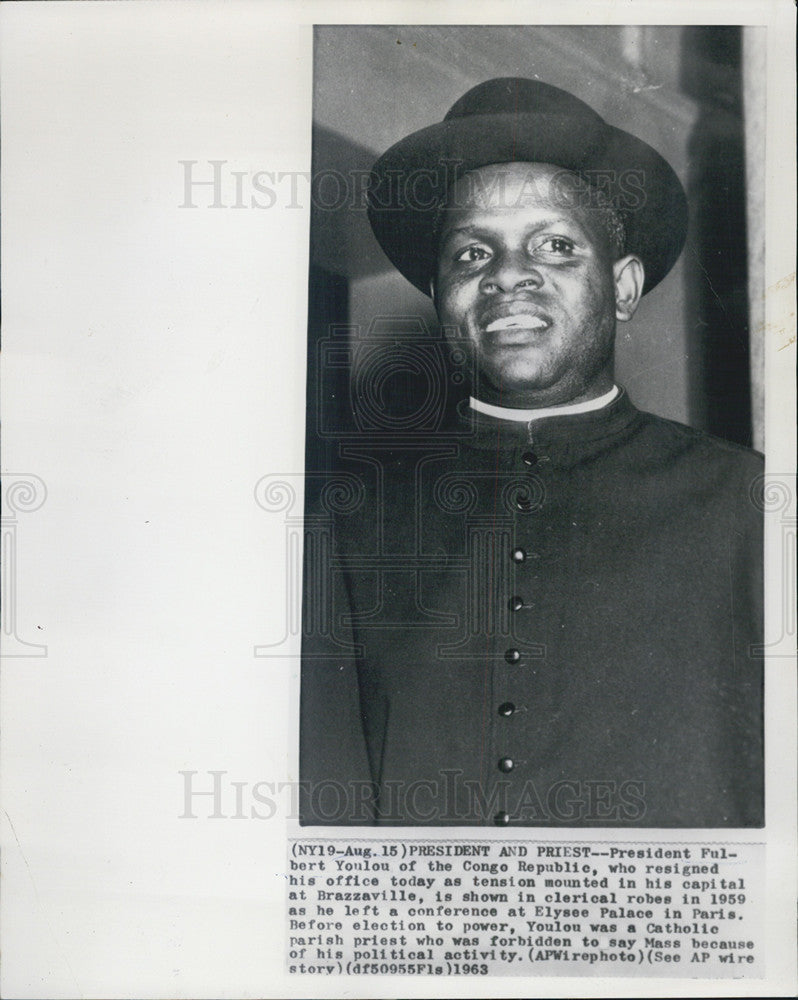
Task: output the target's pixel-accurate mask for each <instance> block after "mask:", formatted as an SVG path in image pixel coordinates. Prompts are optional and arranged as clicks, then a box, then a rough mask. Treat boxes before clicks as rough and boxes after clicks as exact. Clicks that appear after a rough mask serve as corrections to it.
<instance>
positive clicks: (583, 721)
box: [300, 79, 763, 827]
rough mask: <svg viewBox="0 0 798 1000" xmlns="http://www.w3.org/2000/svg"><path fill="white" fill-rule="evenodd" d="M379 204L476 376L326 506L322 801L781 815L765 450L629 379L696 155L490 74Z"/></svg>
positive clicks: (312, 518)
mask: <svg viewBox="0 0 798 1000" xmlns="http://www.w3.org/2000/svg"><path fill="white" fill-rule="evenodd" d="M419 179H421V181H422V182H423V183H422V187H419V184H418V181H419ZM420 191H423V193H424V195H425V196H424V197H421V195H420V194H419V192H420ZM408 192H412V193H413V197H409V196H408ZM370 220H371V224H372V227H373V229H374V232H375V234H376V236H377V238H378V240H379V241H380V243H381V245H382V247H383V249H384V250H385V252H386V253H387V255H388V256H389V258H390V259H391V260H392V262H393V263H394V264H395V265H396V267H397V268H398V269H399V270H400V271H401V272H402V273H403V274H404V275H405V277H407V278H408V279H409V280H410V281H411V282H413V283H414V284H415V285H416V286H417V287H419V288H421V289H422V290H423V291H426V292H427V293H428V294H430V295H431V296H432V298H433V301H434V303H435V306H436V310H437V312H438V316H439V318H440V322H441V325H442V328H443V329H444V331H446V335H447V337H449V338H450V341H451V343H452V346H453V348H454V349H455V350H456V349H462V348H467V350H468V352H469V355H470V358H471V360H472V362H473V369H474V384H473V387H472V394H471V398H470V400H469V404H468V406H467V407H466V408H465V409H464V410H463V411H462V412H460V413H459V414H458V416H457V418H456V419H455V420H454V421H453V423H452V424H451V426H449V427H443V428H442V429H441V431H440V432H436V434H435V435H433V436H431V437H430V438H429V439H428V440H427V441H425V442H423V443H419V442H418V441H411V440H410V439H409V438H408V439H407V440H403V439H402V437H401V435H399V436H397V435H396V434H395V433H394V434H390V435H386V436H385V437H384V439H380V436H379V435H378V434H377V435H371V436H370V438H369V439H368V441H364V443H363V445H362V446H360V447H357V446H351V447H348V448H347V454H346V458H347V461H346V462H344V463H342V467H341V470H340V471H341V473H342V475H344V477H348V479H346V478H345V480H342V481H346V482H348V483H349V484H350V487H351V490H350V495H349V497H348V499H347V501H346V502H345V503H338V504H337V506H336V504H335V503H332V504H330V503H327V504H326V506H325V505H322V508H321V509H319V510H311V511H309V512H308V517H307V522H306V527H307V536H306V537H307V546H306V547H307V548H308V549H309V551H310V552H311V554H312V553H313V552H314V551H322V550H323V549H324V545H325V543H324V542H323V539H325V538H327V539H329V542H330V545H331V557H330V560H329V562H327V563H322V562H319V561H316V562H312V563H309V564H308V566H307V567H306V590H307V591H308V593H310V592H311V591H312V592H313V594H314V595H315V598H314V599H315V600H316V602H317V603H319V602H321V603H322V604H325V606H326V607H327V609H328V614H327V616H326V617H324V616H322V619H323V620H324V621H325V622H328V626H325V627H322V628H314V627H311V626H309V625H308V624H307V623H308V622H310V621H311V619H312V617H313V616H312V614H311V612H310V610H309V607H310V605H309V604H308V605H306V619H305V620H306V639H305V645H304V651H303V653H304V658H303V667H302V719H301V751H300V753H301V756H300V766H301V773H300V778H301V779H302V783H303V805H302V814H301V819H302V821H303V822H305V823H367V822H378V823H389V824H407V823H413V824H416V823H425V824H430V825H471V824H497V825H500V826H504V825H507V824H518V825H544V826H545V825H558V824H559V825H563V824H565V825H574V826H577V825H594V826H619V825H620V826H624V825H631V826H657V827H667V826H682V827H702V826H718V827H720V826H756V825H761V824H762V822H763V801H762V769H763V765H762V735H761V734H762V670H761V661H760V659H758V658H757V652H756V647H757V645H761V599H762V580H761V524H760V521H759V515H758V513H757V510H756V508H755V507H754V505H753V504H752V502H751V500H750V491H751V488H752V486H753V484H754V482H755V481H756V478H757V476H758V475H759V474H760V473H761V458H760V456H758V455H756V454H755V453H753V452H750V451H747V450H746V449H742V448H739V447H737V446H735V445H731V444H728V443H726V442H723V441H719V440H716V439H713V438H710V437H708V436H706V435H704V434H702V433H700V432H698V431H695V430H693V429H691V428H688V427H685V426H682V425H679V424H676V423H673V422H671V421H667V420H662V419H660V418H657V417H654V416H652V415H649V414H645V413H641V412H639V411H638V410H637V409H636V408H635V407H634V405H633V404H632V402H631V401H630V399H629V397H628V396H627V395H626V393H625V392H624V390H623V389H622V388H619V387H617V386H616V385H615V382H614V379H613V350H614V340H615V327H616V322H617V321H621V322H623V321H626V320H629V319H630V318H631V317H632V315H633V314H634V312H635V310H636V309H637V306H638V304H639V302H640V299H641V296H642V295H643V294H644V293H645V292H647V291H649V290H650V289H651V288H653V287H654V286H655V285H656V284H657V283H658V282H659V281H660V280H661V279H662V278H663V277H665V275H666V274H667V273H668V271H669V270H670V268H671V267H672V265H673V263H674V262H675V260H676V259H677V257H678V255H679V253H680V251H681V248H682V245H683V242H684V238H685V232H686V224H687V216H686V199H685V196H684V192H683V190H682V187H681V184H680V182H679V180H678V178H677V177H676V175H675V174H674V172H673V171H672V169H671V168H670V166H669V165H668V164H667V163H666V162H665V161H664V160H663V159H662V157H660V156H659V154H658V153H656V151H654V150H653V149H651V148H650V147H649V146H647V145H646V144H645V143H643V142H641V141H640V140H638V139H636V138H635V137H634V136H631V135H629V134H628V133H625V132H623V131H621V130H619V129H616V128H613V127H612V126H609V125H607V124H606V123H605V122H604V121H603V120H602V119H601V118H600V117H599V116H598V115H596V114H595V112H593V111H592V109H590V108H589V107H587V105H585V104H583V103H582V102H581V101H579V100H577V99H576V98H575V97H573V96H572V95H570V94H567V93H565V92H564V91H562V90H559V89H557V88H554V87H550V86H548V85H546V84H543V83H539V82H537V81H533V80H524V79H500V80H490V81H487V82H486V83H484V84H481V85H479V86H478V87H475V88H474V89H473V90H471V91H469V92H468V93H467V94H466V95H465V96H464V97H463V98H461V99H460V100H459V101H458V102H457V103H456V104H455V105H454V106H453V108H452V109H451V110H450V111H449V113H448V114H447V116H446V118H445V119H444V121H443V122H442V123H440V124H439V125H434V126H431V127H429V128H426V129H422V130H421V131H420V132H417V133H414V134H413V135H411V136H409V137H407V138H406V139H404V140H402V141H401V142H399V143H398V144H397V145H396V146H394V147H392V149H390V150H389V151H388V152H387V153H386V154H384V156H383V157H381V159H380V160H379V161H378V162H377V164H376V165H375V167H374V174H373V183H372V187H371V191H370ZM447 435H448V436H447ZM352 484H355V485H354V486H352ZM322 565H324V566H329V569H326V570H320V568H319V567H320V566H322Z"/></svg>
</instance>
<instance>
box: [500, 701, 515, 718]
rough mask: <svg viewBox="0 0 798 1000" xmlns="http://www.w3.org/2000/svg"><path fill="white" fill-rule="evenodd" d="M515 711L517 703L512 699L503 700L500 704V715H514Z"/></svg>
mask: <svg viewBox="0 0 798 1000" xmlns="http://www.w3.org/2000/svg"><path fill="white" fill-rule="evenodd" d="M514 711H515V705H514V704H513V703H512V702H511V701H503V702H502V703H501V705H499V715H504V716H508V715H512V714H513V712H514Z"/></svg>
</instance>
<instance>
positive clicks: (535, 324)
mask: <svg viewBox="0 0 798 1000" xmlns="http://www.w3.org/2000/svg"><path fill="white" fill-rule="evenodd" d="M545 325H546V321H545V320H543V319H540V317H538V316H532V315H531V314H530V313H514V314H513V315H512V316H502V318H501V319H495V320H494V321H493V322H492V323H490V324H489V325H488V326H487V327H486V328H485V329H486V331H487V333H493V332H494V331H495V330H510V329H512V328H513V327H521V328H522V329H524V330H536V329H538V328H539V327H541V326H545Z"/></svg>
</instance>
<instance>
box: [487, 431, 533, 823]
mask: <svg viewBox="0 0 798 1000" xmlns="http://www.w3.org/2000/svg"><path fill="white" fill-rule="evenodd" d="M521 461H522V462H523V463H524V465H526V466H527V467H528V468H530V469H531V468H532V467H533V466H535V465H537V462H538V457H537V455H536V454H535V453H534V452H532V451H526V452H524V454H523V455H522V456H521ZM516 506H517V507H518V509H519V510H520V511H528V510H530V509H531V508H532V503H531V501H529V500H527V499H526V498H519V500H518V501H517V502H516ZM511 558H512V560H513V562H515V563H523V562H526V560H527V559H529V558H532V559H537V558H538V556H537V553H528V552H526V551H525V550H524V549H522V548H515V549H513V551H512V553H511ZM507 606H508V608H509V609H510V611H520V610H521V608H523V606H524V601H523V598H522V597H519V596H518V595H517V594H516V595H514V596H513V597H511V598H510V600H509V601H508V602H507ZM504 658H505V660H506V661H507V662H508V663H510V664H513V663H518V662H519V660H520V659H521V652H520V650H518V649H508V650H507V651H506V653H505V654H504ZM514 712H515V705H514V704H513V703H512V702H511V701H505V702H502V704H501V705H499V708H498V713H499V715H500V716H502V717H503V718H505V719H506V718H509V717H510V716H511V715H512V714H513V713H514ZM514 767H515V761H513V759H512V758H511V757H502V758H501V759H500V760H499V770H500V771H502V772H503V773H504V774H508V773H509V772H510V771H512V769H513V768H514ZM493 822H494V823H495V824H496V826H506V825H507V824H508V823H509V822H510V816H509V813H506V812H498V813H496V815H495V816H494V817H493Z"/></svg>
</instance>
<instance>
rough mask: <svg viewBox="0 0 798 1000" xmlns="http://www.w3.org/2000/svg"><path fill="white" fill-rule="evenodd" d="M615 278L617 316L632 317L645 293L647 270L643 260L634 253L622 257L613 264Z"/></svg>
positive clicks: (618, 317) (625, 318) (617, 317)
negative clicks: (644, 285) (644, 284)
mask: <svg viewBox="0 0 798 1000" xmlns="http://www.w3.org/2000/svg"><path fill="white" fill-rule="evenodd" d="M612 272H613V277H614V280H615V318H616V319H620V320H627V319H631V318H632V316H634V314H635V310H636V309H637V307H638V305H639V303H640V298H641V296H642V294H643V282H644V281H645V277H646V272H645V270H644V268H643V262H642V260H640V258H639V257H636V256H635V255H634V254H628V255H627V256H626V257H621V258H620V260H616V261H615V263H614V264H613V265H612Z"/></svg>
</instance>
